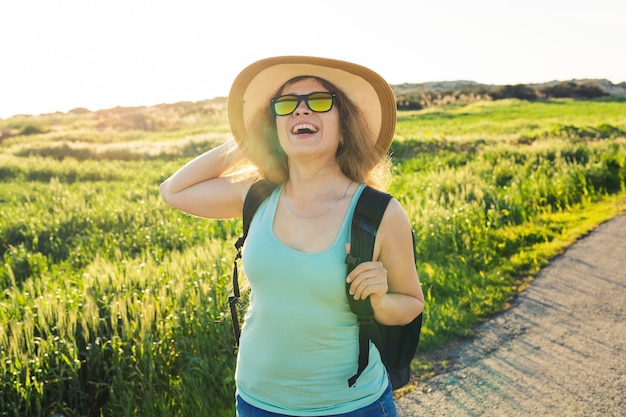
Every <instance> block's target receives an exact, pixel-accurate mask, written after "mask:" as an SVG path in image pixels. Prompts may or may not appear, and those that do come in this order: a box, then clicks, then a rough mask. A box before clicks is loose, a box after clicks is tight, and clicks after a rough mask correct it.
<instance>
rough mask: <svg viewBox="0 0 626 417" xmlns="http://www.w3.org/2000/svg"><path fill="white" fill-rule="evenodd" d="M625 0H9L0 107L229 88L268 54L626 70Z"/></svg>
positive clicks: (416, 69) (523, 77) (473, 76)
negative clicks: (247, 67) (247, 68)
mask: <svg viewBox="0 0 626 417" xmlns="http://www.w3.org/2000/svg"><path fill="white" fill-rule="evenodd" d="M624 16H626V1H624V0H593V1H591V0H589V1H583V0H568V1H557V0H524V1H515V2H513V1H503V0H429V1H426V0H385V1H380V0H379V1H374V0H372V1H367V0H309V1H294V0H289V1H286V0H170V1H165V0H57V1H51V0H7V1H2V3H1V4H0V17H1V22H0V118H7V117H10V116H11V115H14V114H20V113H26V114H40V113H48V112H53V111H68V110H70V109H73V108H76V107H86V108H88V109H90V110H98V109H103V108H110V107H115V106H118V105H120V106H139V105H153V104H159V103H173V102H178V101H199V100H204V99H209V98H213V97H215V96H225V95H227V94H228V91H229V89H230V85H231V83H232V81H233V79H234V78H235V76H236V75H237V74H238V72H239V71H240V70H241V69H243V67H245V66H246V65H248V64H250V63H252V62H253V61H255V60H257V59H261V58H265V57H269V56H274V55H316V56H324V57H329V58H336V59H343V60H347V61H353V62H356V63H359V64H362V65H365V66H368V67H370V68H372V69H374V70H375V71H377V72H379V73H380V74H381V75H382V76H383V77H385V78H386V79H387V81H388V82H390V83H391V84H401V83H404V82H408V83H419V82H427V81H449V80H461V79H462V80H473V81H477V82H482V83H488V84H517V83H535V82H544V81H551V80H555V79H556V80H570V79H575V78H576V79H580V78H606V79H609V80H611V81H612V82H614V83H619V82H622V81H626V49H625V44H626V24H624Z"/></svg>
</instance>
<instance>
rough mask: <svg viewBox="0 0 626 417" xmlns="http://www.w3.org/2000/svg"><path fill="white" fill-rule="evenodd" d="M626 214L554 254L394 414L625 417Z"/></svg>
mask: <svg viewBox="0 0 626 417" xmlns="http://www.w3.org/2000/svg"><path fill="white" fill-rule="evenodd" d="M625 306H626V215H621V216H617V217H615V218H614V219H612V220H611V221H609V222H606V223H604V224H602V225H600V226H599V227H598V228H596V229H595V230H594V231H593V232H591V233H590V234H588V235H587V236H585V237H584V238H582V239H580V240H579V241H578V242H576V243H575V244H574V245H572V246H571V247H570V248H568V249H567V250H566V251H565V252H564V253H563V254H562V255H560V256H558V257H557V258H555V259H554V260H553V262H551V264H550V265H549V266H548V267H546V268H545V269H544V270H542V271H541V273H540V274H539V275H538V276H537V277H536V278H535V280H534V281H533V283H532V284H531V286H530V287H529V288H528V289H527V290H526V291H524V292H523V293H522V294H520V295H519V296H517V297H516V299H515V300H514V301H513V303H512V308H511V309H509V310H507V311H506V312H504V313H502V314H500V315H498V316H496V317H495V318H493V319H492V320H490V321H488V322H486V323H484V324H482V325H481V326H479V328H478V329H477V336H476V337H475V338H473V339H471V340H467V341H464V342H461V343H460V344H459V345H457V346H456V347H453V348H450V349H448V350H446V351H445V352H443V353H442V354H443V355H445V357H446V358H449V359H450V360H451V361H452V365H451V366H450V367H448V368H447V369H446V371H445V372H444V373H442V374H439V375H437V376H435V377H433V378H430V379H427V380H425V381H421V382H420V383H419V385H418V386H417V388H416V390H415V391H414V392H411V393H410V394H407V395H406V396H404V397H403V398H400V399H399V400H397V402H396V403H397V408H398V415H399V416H400V417H417V416H429V417H439V416H453V417H473V416H498V417H500V416H506V417H518V416H533V417H544V416H555V417H565V416H581V417H582V416H585V417H594V416H626V307H625Z"/></svg>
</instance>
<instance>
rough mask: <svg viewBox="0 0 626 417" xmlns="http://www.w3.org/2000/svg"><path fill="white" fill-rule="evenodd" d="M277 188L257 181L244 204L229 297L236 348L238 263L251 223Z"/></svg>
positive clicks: (237, 332)
mask: <svg viewBox="0 0 626 417" xmlns="http://www.w3.org/2000/svg"><path fill="white" fill-rule="evenodd" d="M275 188H276V184H273V183H271V182H268V181H265V180H260V181H257V182H255V183H254V184H252V185H251V186H250V190H249V191H248V194H246V198H245V199H244V202H243V231H242V234H241V236H239V239H237V242H235V249H237V254H236V255H235V260H234V261H233V295H231V296H230V297H228V304H229V306H230V315H231V317H232V320H233V333H234V334H235V346H239V337H240V335H241V329H240V327H239V319H238V318H237V304H238V302H239V297H240V296H241V294H240V292H239V271H238V269H237V261H238V260H239V259H241V249H242V248H243V244H244V242H245V241H246V237H247V236H248V230H249V229H250V223H251V222H252V218H253V217H254V214H255V213H256V211H257V209H258V208H259V206H260V205H261V203H262V202H263V201H265V199H266V198H267V197H269V195H270V194H272V191H273V190H274V189H275Z"/></svg>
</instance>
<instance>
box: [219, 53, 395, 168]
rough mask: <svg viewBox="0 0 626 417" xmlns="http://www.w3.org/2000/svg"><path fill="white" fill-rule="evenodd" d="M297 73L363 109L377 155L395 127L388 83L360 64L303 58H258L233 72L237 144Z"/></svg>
mask: <svg viewBox="0 0 626 417" xmlns="http://www.w3.org/2000/svg"><path fill="white" fill-rule="evenodd" d="M302 75H311V76H315V77H319V78H323V79H325V80H327V81H329V82H331V83H333V84H334V85H336V86H337V87H338V88H340V89H341V90H343V92H344V93H345V94H346V95H347V96H348V97H349V98H350V99H351V100H352V101H353V102H354V104H355V105H357V106H358V107H359V108H360V109H361V111H362V112H363V115H364V120H363V123H367V124H368V131H370V132H372V138H371V141H372V144H375V149H376V151H377V152H378V153H379V156H380V157H381V158H382V157H383V156H384V155H385V154H386V153H387V151H388V149H389V146H390V145H391V141H392V139H393V134H394V130H395V126H396V101H395V97H394V94H393V91H392V90H391V87H390V85H389V84H388V83H387V82H386V81H385V80H384V79H383V78H382V77H381V76H380V75H378V74H377V73H376V72H374V71H372V70H370V69H369V68H365V67H363V66H361V65H357V64H353V63H350V62H345V61H338V60H335V59H327V58H318V57H309V56H279V57H273V58H267V59H262V60H260V61H257V62H254V63H253V64H251V65H249V66H248V67H246V68H244V70H243V71H241V73H240V74H239V75H238V76H237V78H236V79H235V81H234V82H233V85H232V87H231V89H230V93H229V96H228V119H229V122H230V128H231V130H232V133H233V135H234V137H235V140H236V141H237V142H238V143H239V145H240V146H242V145H244V144H245V142H246V141H247V140H248V137H249V135H248V127H249V122H250V120H251V118H252V117H253V115H255V114H256V113H257V112H258V111H259V110H260V109H263V108H269V105H270V100H271V99H272V96H273V95H274V94H276V91H277V90H278V89H279V88H280V87H281V86H282V85H283V84H284V83H285V82H287V81H289V80H290V79H292V78H294V77H298V76H302Z"/></svg>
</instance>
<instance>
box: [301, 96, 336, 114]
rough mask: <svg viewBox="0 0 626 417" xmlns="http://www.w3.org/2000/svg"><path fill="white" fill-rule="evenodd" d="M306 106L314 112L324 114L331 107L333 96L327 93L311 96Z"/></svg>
mask: <svg viewBox="0 0 626 417" xmlns="http://www.w3.org/2000/svg"><path fill="white" fill-rule="evenodd" d="M307 104H308V106H309V108H310V109H311V110H313V111H314V112H318V113H319V112H326V111H329V110H330V109H331V107H332V106H333V96H332V95H330V94H328V93H317V94H311V95H310V96H309V99H308V100H307Z"/></svg>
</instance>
